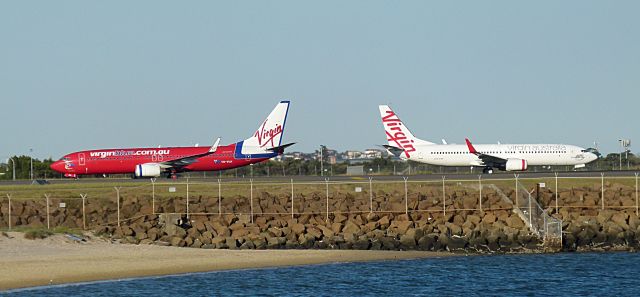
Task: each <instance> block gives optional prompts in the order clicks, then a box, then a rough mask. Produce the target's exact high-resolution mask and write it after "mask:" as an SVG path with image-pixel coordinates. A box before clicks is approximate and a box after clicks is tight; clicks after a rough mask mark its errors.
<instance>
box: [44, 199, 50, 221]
mask: <svg viewBox="0 0 640 297" xmlns="http://www.w3.org/2000/svg"><path fill="white" fill-rule="evenodd" d="M50 196H51V194H44V198H45V200H46V201H47V229H49V227H50V226H49V197H50Z"/></svg>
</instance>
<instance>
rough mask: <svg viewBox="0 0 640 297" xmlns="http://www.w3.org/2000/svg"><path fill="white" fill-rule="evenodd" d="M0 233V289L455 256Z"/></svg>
mask: <svg viewBox="0 0 640 297" xmlns="http://www.w3.org/2000/svg"><path fill="white" fill-rule="evenodd" d="M8 235H9V236H10V237H12V238H8V237H5V236H0V275H3V277H2V279H0V290H3V291H4V290H10V289H21V288H29V287H39V286H48V285H59V284H67V283H82V282H92V281H107V280H118V279H128V278H136V277H154V276H166V275H178V274H186V273H200V272H212V271H224V270H237V269H257V268H277V267H289V266H298V265H313V264H329V263H348V262H365V261H383V260H402V259H418V258H433V257H445V256H454V254H452V253H446V252H425V251H366V250H220V249H192V248H178V247H165V246H156V245H130V244H117V243H116V244H114V243H110V242H109V241H107V240H105V239H101V238H92V239H90V240H88V241H87V242H85V243H78V242H74V241H72V240H70V239H68V238H66V237H65V236H64V235H61V234H56V235H53V236H51V237H49V238H46V239H37V240H28V239H24V237H23V234H22V233H19V232H10V233H8Z"/></svg>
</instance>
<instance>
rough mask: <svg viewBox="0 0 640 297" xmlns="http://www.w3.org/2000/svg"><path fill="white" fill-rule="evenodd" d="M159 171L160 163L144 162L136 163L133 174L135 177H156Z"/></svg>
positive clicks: (160, 170)
mask: <svg viewBox="0 0 640 297" xmlns="http://www.w3.org/2000/svg"><path fill="white" fill-rule="evenodd" d="M161 172H162V169H161V168H160V164H156V163H146V164H139V165H136V170H135V172H134V175H135V177H157V176H160V173H161Z"/></svg>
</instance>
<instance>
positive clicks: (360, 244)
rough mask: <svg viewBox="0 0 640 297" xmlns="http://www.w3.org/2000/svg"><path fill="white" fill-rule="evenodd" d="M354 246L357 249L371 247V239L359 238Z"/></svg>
mask: <svg viewBox="0 0 640 297" xmlns="http://www.w3.org/2000/svg"><path fill="white" fill-rule="evenodd" d="M352 248H353V249H356V250H366V249H369V240H368V239H366V238H363V237H361V238H358V240H356V241H355V242H354V243H353V245H352Z"/></svg>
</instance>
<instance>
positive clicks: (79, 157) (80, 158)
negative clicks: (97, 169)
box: [78, 153, 85, 166]
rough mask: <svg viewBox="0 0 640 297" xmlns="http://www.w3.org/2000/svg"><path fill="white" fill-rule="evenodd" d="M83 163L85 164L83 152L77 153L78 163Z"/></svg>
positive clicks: (81, 164) (82, 164)
mask: <svg viewBox="0 0 640 297" xmlns="http://www.w3.org/2000/svg"><path fill="white" fill-rule="evenodd" d="M84 164H85V158H84V153H79V154H78V165H80V166H84Z"/></svg>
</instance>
